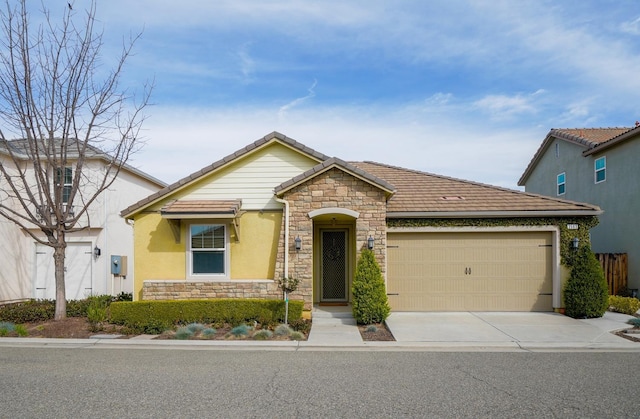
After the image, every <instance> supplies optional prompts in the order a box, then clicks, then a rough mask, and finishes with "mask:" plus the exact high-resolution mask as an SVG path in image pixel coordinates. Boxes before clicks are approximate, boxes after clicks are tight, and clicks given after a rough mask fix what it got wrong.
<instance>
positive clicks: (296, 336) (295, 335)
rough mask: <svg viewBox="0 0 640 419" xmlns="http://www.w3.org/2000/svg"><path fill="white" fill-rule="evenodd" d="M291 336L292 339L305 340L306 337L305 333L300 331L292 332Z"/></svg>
mask: <svg viewBox="0 0 640 419" xmlns="http://www.w3.org/2000/svg"><path fill="white" fill-rule="evenodd" d="M289 337H290V338H291V340H303V339H304V335H303V334H302V333H300V332H297V331H295V332H291V336H289Z"/></svg>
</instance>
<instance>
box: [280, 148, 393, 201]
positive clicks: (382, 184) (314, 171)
mask: <svg viewBox="0 0 640 419" xmlns="http://www.w3.org/2000/svg"><path fill="white" fill-rule="evenodd" d="M333 168H337V169H339V170H342V171H343V172H346V173H349V174H350V175H351V176H354V177H356V178H359V179H360V180H362V181H364V182H366V183H369V184H371V185H373V186H375V187H376V188H379V189H382V190H383V191H384V192H385V193H386V194H387V196H391V195H393V194H394V193H395V187H394V186H393V185H391V184H390V183H388V182H386V181H385V180H383V179H381V178H379V177H377V176H375V175H372V174H371V173H367V172H366V171H364V170H362V169H360V168H358V167H356V166H354V165H352V164H349V163H347V162H345V161H344V160H341V159H339V158H337V157H332V158H330V159H328V160H325V161H323V162H322V163H320V164H318V165H316V166H314V167H312V168H311V169H309V170H307V171H306V172H304V173H301V174H300V175H298V176H296V177H294V178H292V179H289V180H287V181H286V182H284V183H282V184H280V185H278V186H276V188H275V189H274V192H275V194H276V195H279V196H281V195H282V194H284V193H285V192H286V191H288V190H290V189H292V188H294V187H296V186H298V185H300V184H302V183H305V182H307V181H308V180H310V179H312V178H314V177H316V176H318V175H320V174H322V173H325V172H327V171H329V170H331V169H333Z"/></svg>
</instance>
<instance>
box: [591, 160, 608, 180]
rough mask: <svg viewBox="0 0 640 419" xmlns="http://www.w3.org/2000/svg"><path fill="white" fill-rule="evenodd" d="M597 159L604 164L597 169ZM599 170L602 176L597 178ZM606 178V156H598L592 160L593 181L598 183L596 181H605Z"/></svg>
mask: <svg viewBox="0 0 640 419" xmlns="http://www.w3.org/2000/svg"><path fill="white" fill-rule="evenodd" d="M599 161H603V162H604V166H602V167H601V168H600V169H598V162H599ZM599 172H600V173H603V174H604V177H603V178H602V180H598V173H599ZM606 180H607V156H602V157H598V158H597V159H595V160H594V161H593V182H594V183H596V184H598V183H602V182H605V181H606Z"/></svg>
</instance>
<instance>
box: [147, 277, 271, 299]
mask: <svg viewBox="0 0 640 419" xmlns="http://www.w3.org/2000/svg"><path fill="white" fill-rule="evenodd" d="M205 298H262V299H278V300H281V299H282V291H281V290H280V289H278V287H277V285H276V284H275V282H273V281H224V282H192V281H144V283H143V285H142V299H143V300H189V299H205Z"/></svg>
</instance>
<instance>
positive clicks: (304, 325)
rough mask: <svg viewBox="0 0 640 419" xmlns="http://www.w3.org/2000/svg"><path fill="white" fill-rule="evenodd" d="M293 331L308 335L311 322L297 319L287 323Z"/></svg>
mask: <svg viewBox="0 0 640 419" xmlns="http://www.w3.org/2000/svg"><path fill="white" fill-rule="evenodd" d="M289 326H291V328H292V329H293V330H296V331H298V332H302V333H305V334H308V333H309V332H310V331H311V321H310V320H307V319H297V320H292V321H290V322H289Z"/></svg>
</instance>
